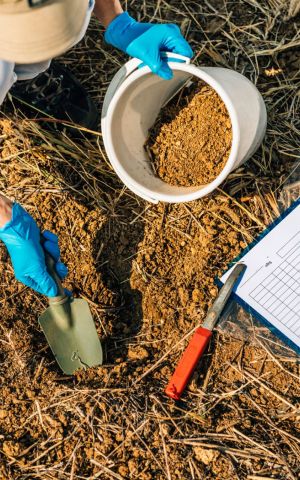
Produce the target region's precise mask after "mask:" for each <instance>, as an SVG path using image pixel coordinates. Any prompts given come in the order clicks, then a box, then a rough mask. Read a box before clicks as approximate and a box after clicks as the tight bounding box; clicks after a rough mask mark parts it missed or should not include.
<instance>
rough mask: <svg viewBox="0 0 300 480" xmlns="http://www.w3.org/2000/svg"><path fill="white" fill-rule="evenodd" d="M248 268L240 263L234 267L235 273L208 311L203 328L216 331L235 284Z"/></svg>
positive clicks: (233, 272)
mask: <svg viewBox="0 0 300 480" xmlns="http://www.w3.org/2000/svg"><path fill="white" fill-rule="evenodd" d="M246 268H247V267H246V265H244V264H243V263H238V264H237V265H236V266H235V267H234V269H233V271H232V272H231V274H230V275H229V277H228V279H227V280H226V282H225V284H224V285H223V287H222V288H221V290H220V293H219V295H218V297H217V299H216V300H215V302H214V303H213V305H212V306H211V307H210V309H209V310H208V312H207V315H206V318H205V320H204V322H203V325H202V327H203V328H207V329H208V330H213V329H214V327H215V325H216V323H217V321H218V319H219V316H220V315H221V313H222V310H223V309H224V307H225V305H226V303H227V300H228V298H229V297H230V294H231V292H232V289H233V287H234V285H235V283H236V282H237V280H238V278H239V277H240V275H242V273H244V271H245V270H246Z"/></svg>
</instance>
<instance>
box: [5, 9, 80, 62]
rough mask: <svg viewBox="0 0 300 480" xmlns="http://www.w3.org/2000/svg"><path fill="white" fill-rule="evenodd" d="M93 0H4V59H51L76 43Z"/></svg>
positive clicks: (13, 60) (23, 60)
mask: <svg viewBox="0 0 300 480" xmlns="http://www.w3.org/2000/svg"><path fill="white" fill-rule="evenodd" d="M88 3H89V0H0V59H1V60H8V61H12V62H15V63H35V62H41V61H44V60H50V59H51V58H53V57H56V56H57V55H60V54H61V53H63V52H65V51H66V50H68V49H69V48H70V47H72V46H73V45H74V43H76V41H77V40H78V37H79V35H80V32H81V30H82V28H83V25H84V21H85V18H86V12H87V9H88Z"/></svg>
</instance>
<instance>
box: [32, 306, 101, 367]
mask: <svg viewBox="0 0 300 480" xmlns="http://www.w3.org/2000/svg"><path fill="white" fill-rule="evenodd" d="M66 319H67V320H66ZM39 324H40V326H41V328H42V330H43V332H44V334H45V336H46V339H47V341H48V343H49V345H50V348H51V350H52V352H53V355H54V357H55V359H56V361H57V363H58V364H59V366H60V368H61V369H62V371H63V372H64V373H65V374H67V375H72V374H73V373H74V372H75V371H76V370H78V369H79V368H84V369H86V368H88V367H95V366H97V365H102V363H103V353H102V347H101V343H100V340H99V337H98V334H97V331H96V327H95V324H94V320H93V318H92V315H91V311H90V308H89V305H88V303H87V302H86V300H83V299H81V298H80V299H70V300H68V301H67V302H66V303H65V304H63V305H51V306H50V307H48V308H47V310H46V311H45V312H44V313H43V314H42V315H41V317H40V318H39Z"/></svg>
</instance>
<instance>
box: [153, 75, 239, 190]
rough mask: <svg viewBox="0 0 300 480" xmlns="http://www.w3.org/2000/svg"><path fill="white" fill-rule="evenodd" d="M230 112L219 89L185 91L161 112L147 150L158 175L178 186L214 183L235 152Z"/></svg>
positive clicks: (203, 86)
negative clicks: (232, 149) (220, 95)
mask: <svg viewBox="0 0 300 480" xmlns="http://www.w3.org/2000/svg"><path fill="white" fill-rule="evenodd" d="M231 142H232V129H231V121H230V118H229V114H228V111H227V109H226V106H225V104H224V102H223V100H222V99H221V98H220V97H219V95H218V94H217V93H216V92H215V90H214V89H213V88H212V87H210V86H209V85H207V84H204V83H203V82H200V83H199V82H197V84H195V83H193V84H192V85H191V86H190V87H188V88H184V89H183V90H182V91H181V92H179V93H178V95H176V96H175V97H174V98H173V99H172V100H171V101H170V103H168V104H167V105H166V106H165V107H164V108H163V109H162V111H161V113H160V115H159V117H158V119H157V121H156V123H155V124H154V126H153V128H152V129H151V130H150V133H149V139H148V142H147V145H146V149H147V151H148V152H150V156H151V161H152V163H153V168H154V170H155V173H156V174H157V175H158V177H159V178H161V179H162V180H164V181H165V182H167V183H169V184H170V185H177V186H186V187H190V186H198V185H203V184H207V183H210V182H212V181H213V180H214V179H215V178H216V177H217V176H218V175H219V174H220V173H221V171H222V170H223V168H224V166H225V164H226V162H227V160H228V157H229V154H230V149H231Z"/></svg>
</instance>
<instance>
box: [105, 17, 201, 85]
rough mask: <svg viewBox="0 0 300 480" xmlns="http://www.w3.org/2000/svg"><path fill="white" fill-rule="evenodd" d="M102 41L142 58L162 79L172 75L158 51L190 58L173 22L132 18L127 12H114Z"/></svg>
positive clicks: (189, 51) (184, 42)
mask: <svg viewBox="0 0 300 480" xmlns="http://www.w3.org/2000/svg"><path fill="white" fill-rule="evenodd" d="M104 38H105V41H106V42H107V43H110V44H111V45H113V46H114V47H116V48H118V49H119V50H122V51H123V52H125V53H127V54H128V55H130V56H131V57H137V58H139V59H140V60H142V61H143V62H144V63H145V64H146V65H148V67H150V69H151V70H152V72H154V73H157V75H159V76H160V77H162V78H164V79H165V80H170V79H171V78H172V77H173V72H172V70H171V69H170V67H169V66H168V64H167V61H166V59H164V58H163V57H162V55H161V53H162V52H173V53H178V54H179V55H184V56H185V57H189V58H191V57H192V56H193V50H192V49H191V47H190V46H189V44H188V43H187V41H186V40H185V39H184V38H183V36H182V35H181V32H180V29H179V27H178V26H177V25H173V24H171V23H169V24H152V23H139V22H136V21H135V20H134V19H133V18H132V17H130V15H128V13H127V12H124V13H122V14H121V15H118V16H117V17H116V18H115V19H114V20H113V21H112V22H111V23H110V24H109V25H108V27H107V29H106V32H105V35H104Z"/></svg>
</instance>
